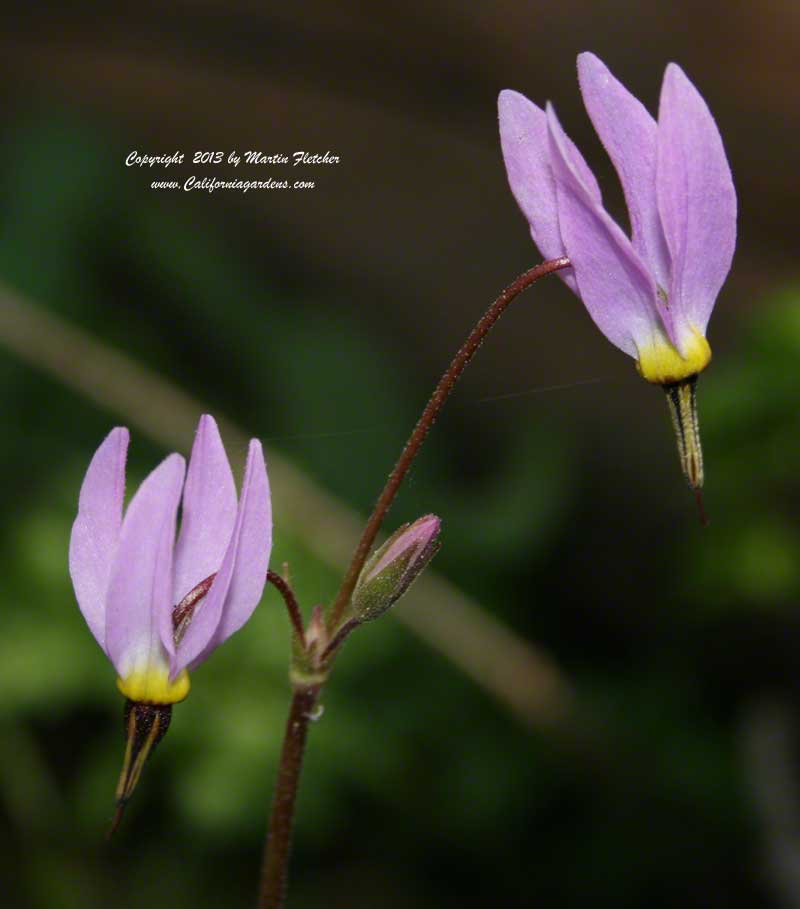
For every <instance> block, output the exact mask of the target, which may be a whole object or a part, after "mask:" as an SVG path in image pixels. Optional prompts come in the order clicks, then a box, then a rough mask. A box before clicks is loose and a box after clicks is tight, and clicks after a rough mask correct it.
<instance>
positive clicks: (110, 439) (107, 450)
mask: <svg viewBox="0 0 800 909" xmlns="http://www.w3.org/2000/svg"><path fill="white" fill-rule="evenodd" d="M129 438H130V436H129V434H128V430H127V429H125V428H124V427H122V426H118V427H117V428H116V429H112V430H111V432H110V433H109V434H108V436H106V438H105V440H104V441H103V443H102V445H101V446H100V447H99V448H98V449H97V451H96V452H95V455H94V457H93V458H92V462H91V464H90V465H89V469H88V470H87V471H86V477H85V478H84V481H83V485H82V486H81V494H80V499H79V502H78V516H77V518H75V523H74V524H73V525H72V536H71V538H70V543H69V571H70V575H71V576H72V585H73V587H74V588H75V596H76V597H77V600H78V605H79V606H80V608H81V612H82V613H83V617H84V618H85V619H86V623H87V624H88V626H89V629H90V631H91V632H92V634H93V635H94V636H95V638H97V643H98V644H99V645H100V646H101V647H102V648H103V649H104V650H105V649H106V647H105V640H106V618H105V614H106V593H107V591H108V578H109V575H110V573H111V565H112V562H113V559H114V553H115V552H116V548H117V542H118V538H119V530H120V525H121V524H122V504H123V500H124V498H125V458H126V456H127V453H128V441H129Z"/></svg>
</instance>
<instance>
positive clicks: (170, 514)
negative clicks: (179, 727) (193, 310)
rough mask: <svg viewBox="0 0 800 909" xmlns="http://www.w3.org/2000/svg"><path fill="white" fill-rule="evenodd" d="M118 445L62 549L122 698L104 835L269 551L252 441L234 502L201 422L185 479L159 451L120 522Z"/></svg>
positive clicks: (210, 422)
mask: <svg viewBox="0 0 800 909" xmlns="http://www.w3.org/2000/svg"><path fill="white" fill-rule="evenodd" d="M128 440H129V434H128V430H127V429H125V428H123V427H117V428H116V429H113V430H112V431H111V432H110V433H109V435H108V436H107V437H106V439H105V440H104V441H103V443H102V444H101V445H100V447H99V448H98V450H97V452H96V453H95V455H94V457H93V458H92V462H91V464H90V465H89V469H88V471H87V473H86V477H85V479H84V481H83V486H82V487H81V493H80V500H79V505H78V516H77V518H76V519H75V523H74V525H73V527H72V537H71V540H70V550H69V566H70V574H71V576H72V583H73V586H74V588H75V595H76V598H77V600H78V605H79V606H80V609H81V612H82V613H83V616H84V618H85V619H86V623H87V624H88V626H89V630H90V631H91V632H92V634H93V635H94V636H95V638H96V639H97V643H98V644H99V645H100V647H101V648H102V649H103V651H104V652H105V654H106V655H107V656H108V658H109V659H110V660H111V662H112V664H113V666H114V668H115V669H116V671H117V675H118V679H117V686H118V688H119V690H120V691H121V692H122V694H123V695H125V697H126V699H127V702H126V709H125V732H126V736H127V748H126V752H125V762H124V766H123V770H122V774H121V776H120V782H119V786H118V789H117V805H118V807H117V816H116V817H115V822H114V827H116V825H117V824H118V822H119V820H120V818H121V815H122V810H123V809H124V806H125V803H126V802H127V800H128V798H129V797H130V795H131V793H132V792H133V789H134V787H135V786H136V783H137V781H138V779H139V775H140V773H141V770H142V766H143V765H144V762H145V760H146V759H147V757H148V755H149V754H151V753H152V751H153V749H154V748H155V746H156V745H157V744H158V742H159V741H160V740H161V738H162V737H163V735H164V733H165V732H166V730H167V727H168V725H169V722H170V719H171V716H172V705H173V704H175V703H177V702H179V701H182V700H183V699H184V698H185V697H186V695H187V694H188V693H189V685H190V683H189V670H193V669H194V668H195V667H196V666H198V665H199V664H200V663H202V662H203V660H205V659H206V658H207V657H208V656H209V655H210V654H211V653H212V651H213V650H215V649H216V648H217V647H218V646H219V645H220V644H221V643H222V642H223V641H225V640H226V639H227V638H228V637H230V636H231V635H232V634H233V633H234V632H235V631H237V630H238V629H239V628H241V626H242V625H244V623H245V622H246V621H247V620H248V619H249V618H250V616H251V614H252V613H253V610H254V609H255V608H256V606H257V605H258V602H259V600H260V599H261V595H262V592H263V589H264V584H265V581H266V574H267V565H268V562H269V555H270V549H271V544H272V514H271V503H270V492H269V483H268V480H267V472H266V467H265V464H264V456H263V453H262V450H261V444H260V443H259V442H258V441H257V440H256V439H253V440H251V442H250V446H249V450H248V455H247V465H246V467H245V475H244V481H243V483H242V492H241V496H240V497H239V499H238V505H237V497H236V486H235V483H234V480H233V474H232V473H231V468H230V465H229V463H228V459H227V457H226V455H225V449H224V447H223V445H222V440H221V438H220V435H219V430H218V429H217V424H216V423H215V421H214V419H213V417H210V416H207V415H206V416H203V417H201V419H200V423H199V425H198V427H197V435H196V437H195V441H194V446H193V448H192V454H191V458H190V460H189V469H188V471H185V463H184V459H183V458H182V457H181V456H180V455H178V454H171V455H169V457H167V458H166V459H165V460H164V461H162V462H161V464H160V465H159V466H158V467H156V469H155V470H154V471H153V472H152V473H151V474H150V475H149V476H148V477H147V478H146V479H145V481H144V482H143V483H142V485H141V486H140V487H139V489H138V491H137V492H136V494H135V495H134V496H133V498H132V499H131V502H130V504H129V505H128V508H127V509H126V510H125V513H124V517H123V499H124V494H125V460H126V455H127V450H128ZM184 476H185V483H184ZM179 505H180V506H181V521H180V533H179V534H178V536H177V541H176V528H177V517H178V507H179ZM112 829H114V828H112Z"/></svg>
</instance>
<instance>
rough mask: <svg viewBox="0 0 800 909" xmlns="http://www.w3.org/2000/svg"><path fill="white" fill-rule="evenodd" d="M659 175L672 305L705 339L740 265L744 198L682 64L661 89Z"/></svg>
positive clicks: (669, 73) (672, 70)
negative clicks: (734, 264) (735, 262)
mask: <svg viewBox="0 0 800 909" xmlns="http://www.w3.org/2000/svg"><path fill="white" fill-rule="evenodd" d="M656 168H657V182H658V207H659V212H660V214H661V222H662V224H663V226H664V233H665V235H666V239H667V245H668V246H669V251H670V254H671V256H672V281H671V284H670V287H669V303H670V306H671V307H672V309H673V310H674V311H675V312H676V313H677V314H678V316H679V317H681V318H682V319H683V320H685V321H688V322H691V323H693V324H694V325H695V326H696V327H697V328H698V329H699V330H700V331H701V332H704V331H705V328H706V325H707V324H708V320H709V318H710V317H711V311H712V310H713V308H714V303H715V301H716V298H717V294H718V293H719V289H720V287H722V283H723V281H724V280H725V277H726V276H727V274H728V271H729V270H730V266H731V260H732V259H733V250H734V247H735V245H736V191H735V189H734V187H733V179H732V177H731V171H730V167H729V166H728V160H727V158H726V157H725V149H724V148H723V147H722V139H721V137H720V134H719V130H718V129H717V125H716V123H715V122H714V118H713V117H712V116H711V113H710V112H709V110H708V107H707V106H706V103H705V101H704V100H703V99H702V98H701V96H700V94H699V93H698V91H697V89H696V88H695V87H694V86H693V85H692V83H691V82H690V81H689V80H688V78H687V77H686V75H685V73H684V72H683V71H682V70H681V68H680V67H679V66H676V64H674V63H670V64H669V66H668V67H667V70H666V72H665V73H664V82H663V85H662V87H661V103H660V106H659V112H658V151H657V163H656Z"/></svg>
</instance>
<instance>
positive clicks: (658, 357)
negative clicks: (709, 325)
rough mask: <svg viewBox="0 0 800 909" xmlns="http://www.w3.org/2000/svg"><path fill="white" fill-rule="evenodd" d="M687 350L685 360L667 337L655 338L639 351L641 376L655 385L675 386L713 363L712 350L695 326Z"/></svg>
mask: <svg viewBox="0 0 800 909" xmlns="http://www.w3.org/2000/svg"><path fill="white" fill-rule="evenodd" d="M685 346H686V356H685V357H683V356H681V355H680V353H678V351H677V350H676V349H675V347H674V346H673V344H672V343H671V342H670V341H669V340H668V339H667V338H666V337H664V336H663V335H662V336H654V337H653V339H652V341H651V342H650V343H648V344H646V345H642V346H641V347H639V348H638V350H639V359H638V360H637V361H636V368H637V369H638V370H639V375H640V376H641V377H642V378H643V379H647V381H648V382H652V383H653V384H655V385H672V384H673V383H674V382H682V381H683V380H684V379H688V378H689V377H690V376H696V375H697V373H699V372H702V371H703V370H704V369H705V368H706V366H708V364H709V363H710V362H711V348H710V347H709V346H708V341H706V339H705V338H704V337H703V335H702V334H700V332H699V331H698V330H697V329H696V328H695V327H694V326H692V331H691V334H690V335H689V337H688V339H687V343H686V345H685Z"/></svg>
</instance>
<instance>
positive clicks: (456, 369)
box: [328, 256, 571, 630]
mask: <svg viewBox="0 0 800 909" xmlns="http://www.w3.org/2000/svg"><path fill="white" fill-rule="evenodd" d="M570 264H571V263H570V261H569V259H568V258H567V257H566V256H562V257H561V258H559V259H550V260H548V261H547V262H542V263H541V264H540V265H537V266H535V267H534V268H531V269H529V270H528V271H526V272H524V273H523V274H521V275H520V276H519V277H518V278H517V279H516V280H515V281H513V282H512V283H511V284H509V285H508V287H506V289H505V290H504V291H503V292H502V293H501V294H500V296H499V297H498V298H497V299H496V300H495V301H494V303H492V305H491V306H490V307H489V309H488V310H487V311H486V312H485V313H484V315H483V317H482V318H481V320H480V321H479V322H478V324H477V325H476V326H475V327H474V328H473V329H472V331H471V332H470V334H469V337H468V338H467V340H466V341H465V342H464V345H463V346H462V347H461V349H460V350H459V351H458V353H457V354H456V355H455V357H454V358H453V360H452V362H451V363H450V365H449V366H448V367H447V369H446V370H445V373H444V375H443V376H442V378H441V379H440V380H439V384H438V385H437V386H436V388H435V389H434V392H433V394H432V395H431V397H430V400H429V401H428V403H427V405H426V406H425V410H423V412H422V416H421V417H420V418H419V420H418V421H417V425H416V426H415V427H414V430H413V431H412V433H411V435H410V436H409V439H408V441H407V442H406V444H405V447H404V448H403V451H402V452H401V454H400V457H399V459H398V461H397V463H396V464H395V466H394V470H393V471H392V472H391V474H389V479H388V480H387V481H386V485H385V486H384V487H383V492H381V494H380V496H379V497H378V501H377V502H376V503H375V507H374V508H373V510H372V514H371V515H370V517H369V520H368V521H367V525H366V527H365V528H364V532H363V533H362V535H361V539H360V540H359V543H358V546H357V547H356V550H355V552H354V553H353V557H352V560H351V562H350V567H349V568H348V570H347V574H346V575H345V577H344V580H343V581H342V586H341V588H340V589H339V593H338V594H337V596H336V600H335V601H334V603H333V606H332V607H331V611H330V614H329V617H328V628H329V629H331V630H333V629H335V628H336V627H337V626H338V625H339V622H340V621H341V619H342V616H343V614H344V611H345V609H346V608H347V604H348V603H349V602H350V597H351V596H352V594H353V589H354V588H355V586H356V581H357V580H358V576H359V575H360V574H361V569H362V568H363V567H364V562H365V561H366V559H367V556H368V555H369V553H370V550H371V549H372V544H373V543H374V542H375V537H376V536H377V535H378V531H379V530H380V528H381V524H382V523H383V519H384V518H385V517H386V512H387V511H388V510H389V508H390V506H391V504H392V502H393V501H394V498H395V496H396V495H397V491H398V490H399V489H400V484H401V483H402V482H403V478H404V477H405V475H406V473H407V472H408V469H409V467H410V466H411V464H412V462H413V461H414V458H415V457H416V455H417V452H418V451H419V449H420V446H421V445H422V443H423V442H424V441H425V436H427V434H428V432H429V430H430V428H431V426H433V424H434V422H435V420H436V417H437V416H438V415H439V411H440V410H441V409H442V406H443V405H444V402H445V401H446V400H447V398H448V397H449V395H450V392H451V391H452V390H453V388H454V387H455V384H456V382H457V381H458V379H459V377H460V376H461V373H462V372H463V371H464V369H465V367H466V366H467V364H468V363H469V361H470V360H471V359H472V358H473V356H474V355H475V353H476V351H477V350H478V348H479V347H480V346H481V344H482V343H483V339H484V338H485V337H486V335H487V334H488V333H489V331H490V330H491V328H492V326H493V325H494V324H495V322H496V321H497V320H498V319H499V318H500V316H501V315H502V314H503V312H504V311H505V309H506V308H507V307H508V306H509V304H510V303H512V302H513V301H514V300H515V299H516V298H517V297H518V296H519V295H520V294H521V293H522V291H523V290H525V289H526V288H527V287H530V286H531V284H534V283H536V281H538V280H539V278H544V277H545V276H546V275H550V274H552V273H553V272H555V271H560V270H561V269H562V268H568V267H569V266H570Z"/></svg>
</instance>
